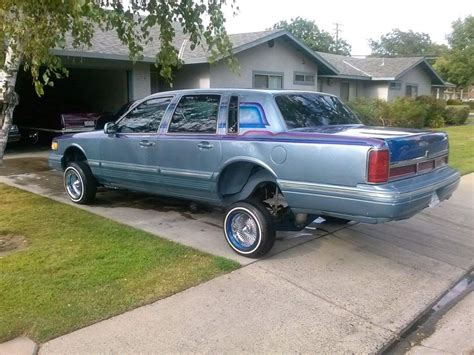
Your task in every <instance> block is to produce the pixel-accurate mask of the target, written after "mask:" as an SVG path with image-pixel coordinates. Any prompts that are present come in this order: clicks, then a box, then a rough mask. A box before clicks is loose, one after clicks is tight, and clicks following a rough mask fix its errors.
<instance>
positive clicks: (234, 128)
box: [227, 96, 239, 134]
mask: <svg viewBox="0 0 474 355" xmlns="http://www.w3.org/2000/svg"><path fill="white" fill-rule="evenodd" d="M238 117H239V97H238V96H231V97H230V100H229V114H228V117H227V133H230V134H236V133H239V119H238Z"/></svg>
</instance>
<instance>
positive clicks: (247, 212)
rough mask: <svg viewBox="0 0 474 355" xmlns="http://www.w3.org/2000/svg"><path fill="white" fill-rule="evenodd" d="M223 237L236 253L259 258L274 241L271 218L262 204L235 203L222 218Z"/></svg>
mask: <svg viewBox="0 0 474 355" xmlns="http://www.w3.org/2000/svg"><path fill="white" fill-rule="evenodd" d="M224 235H225V237H226V240H227V243H228V244H229V245H230V246H231V248H232V249H233V250H234V251H235V252H236V253H238V254H240V255H243V256H247V257H252V258H257V257H260V256H262V255H264V254H265V253H267V252H268V251H269V250H270V249H271V247H272V246H273V243H274V241H275V230H274V227H273V220H272V216H271V215H270V213H269V212H268V210H267V209H266V208H265V207H264V206H263V205H262V204H256V203H255V202H252V203H250V202H246V201H241V202H236V203H234V204H233V205H232V206H230V208H229V209H228V211H227V213H226V216H225V218H224Z"/></svg>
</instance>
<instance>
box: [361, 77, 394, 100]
mask: <svg viewBox="0 0 474 355" xmlns="http://www.w3.org/2000/svg"><path fill="white" fill-rule="evenodd" d="M359 96H362V97H373V98H377V99H382V100H388V82H387V81H364V84H363V88H362V93H361V95H359Z"/></svg>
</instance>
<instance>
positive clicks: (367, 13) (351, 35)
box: [226, 0, 474, 55]
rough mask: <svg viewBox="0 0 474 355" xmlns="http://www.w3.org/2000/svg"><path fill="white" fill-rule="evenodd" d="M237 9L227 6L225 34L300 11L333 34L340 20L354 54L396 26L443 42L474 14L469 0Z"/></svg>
mask: <svg viewBox="0 0 474 355" xmlns="http://www.w3.org/2000/svg"><path fill="white" fill-rule="evenodd" d="M236 2H237V5H238V6H239V8H240V12H239V14H238V15H237V16H236V17H232V11H231V10H230V8H228V9H227V10H226V14H227V16H226V17H227V25H226V28H227V31H228V32H229V33H241V32H253V31H262V30H265V29H267V28H269V27H271V26H272V25H273V24H274V23H275V22H278V21H280V20H290V19H291V18H294V17H297V16H301V17H304V18H307V19H310V20H314V21H315V22H316V24H317V25H318V27H319V28H320V29H324V30H326V31H328V32H331V33H333V34H334V29H335V25H334V23H336V22H338V23H340V24H342V27H341V30H342V32H340V36H341V38H343V39H345V40H346V41H347V42H349V44H350V45H351V46H352V55H365V54H370V47H369V46H368V43H367V40H368V39H369V38H379V37H380V36H381V35H382V34H385V33H387V32H389V31H391V30H392V29H394V28H399V29H401V30H403V31H406V30H410V29H411V30H413V31H415V32H426V33H428V34H429V35H430V36H431V40H433V41H434V42H437V43H446V35H447V34H448V33H449V32H451V23H452V22H453V21H454V20H456V19H458V18H460V17H461V18H464V17H466V16H467V15H469V14H473V13H474V1H472V0H451V1H441V0H438V1H436V0H431V1H427V0H385V1H384V0H378V1H377V0H358V1H357V0H335V1H331V0H324V1H317V0H285V1H282V0H236Z"/></svg>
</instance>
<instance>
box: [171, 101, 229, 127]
mask: <svg viewBox="0 0 474 355" xmlns="http://www.w3.org/2000/svg"><path fill="white" fill-rule="evenodd" d="M220 100H221V97H220V95H186V96H183V97H182V98H181V100H180V101H179V103H178V105H177V106H176V110H175V111H174V113H173V117H172V118H171V123H170V126H169V128H168V132H170V133H181V132H183V133H216V128H217V115H218V113H219V103H220Z"/></svg>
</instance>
